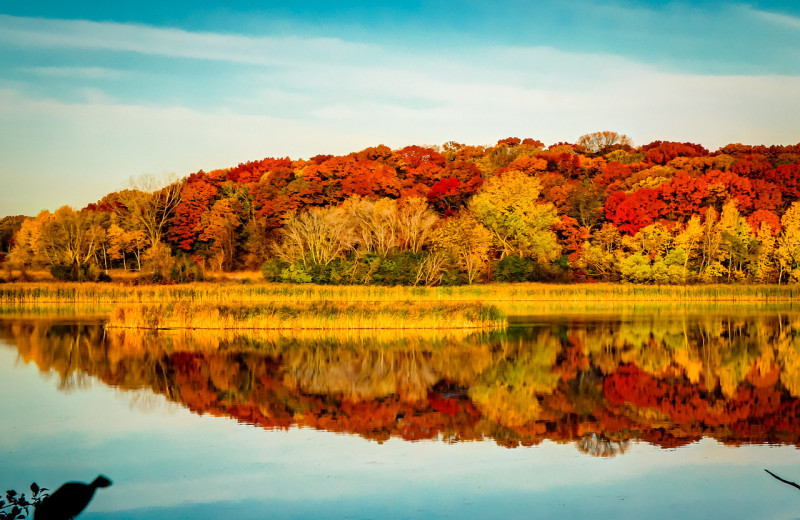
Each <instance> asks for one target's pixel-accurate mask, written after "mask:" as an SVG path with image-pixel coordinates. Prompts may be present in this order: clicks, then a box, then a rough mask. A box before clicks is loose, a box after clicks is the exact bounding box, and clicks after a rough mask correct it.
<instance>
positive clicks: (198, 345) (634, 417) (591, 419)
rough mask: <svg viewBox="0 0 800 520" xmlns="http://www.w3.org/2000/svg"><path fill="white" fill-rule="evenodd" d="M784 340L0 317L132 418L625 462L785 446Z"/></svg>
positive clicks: (790, 438)
mask: <svg viewBox="0 0 800 520" xmlns="http://www.w3.org/2000/svg"><path fill="white" fill-rule="evenodd" d="M797 331H800V320H798V319H797V317H792V318H791V319H789V318H787V316H778V315H767V316H758V315H755V316H747V317H730V316H714V315H709V316H705V317H686V316H666V317H660V318H658V319H656V318H654V317H652V316H643V317H637V316H630V317H625V318H624V319H621V318H620V319H615V320H610V319H602V320H601V319H574V320H572V321H562V322H553V321H551V322H544V323H542V324H540V325H537V326H535V327H529V328H525V329H510V330H508V331H507V332H503V333H493V334H479V335H467V334H463V333H462V334H451V335H445V336H442V335H430V334H426V333H399V332H398V331H391V333H386V334H378V335H376V336H373V335H364V334H363V333H348V332H337V333H336V335H335V336H331V335H329V334H319V333H316V334H314V333H311V334H309V333H303V334H297V335H291V336H287V335H286V333H285V332H283V333H265V332H254V333H253V334H241V333H231V334H227V335H226V334H222V335H218V334H216V333H209V332H205V333H201V334H187V333H181V334H174V333H173V334H164V333H152V332H150V333H146V334H139V333H136V332H135V331H112V332H109V333H107V334H106V333H104V331H103V329H102V328H101V327H99V326H97V325H90V324H87V323H80V322H79V321H78V320H74V321H73V322H72V323H63V322H54V321H47V320H38V321H25V320H16V321H14V320H3V321H0V337H4V338H7V339H9V340H10V341H13V342H14V343H16V345H17V348H18V351H19V353H20V356H21V357H22V359H24V360H25V361H26V362H29V361H33V362H35V363H36V364H37V366H39V368H40V369H41V370H42V371H44V372H45V373H52V374H56V375H57V377H58V378H59V387H60V388H62V389H64V390H69V389H70V388H75V387H78V386H80V385H86V384H88V383H87V382H88V381H89V380H90V378H91V377H96V378H99V379H100V380H102V381H103V382H104V383H106V384H108V385H111V386H114V387H116V388H120V389H123V390H140V392H137V393H136V394H135V397H134V398H133V399H132V402H135V403H136V406H138V407H140V408H141V407H144V409H149V408H150V407H153V406H156V403H159V399H157V398H155V397H153V396H155V395H162V396H165V397H166V398H167V399H168V400H170V401H173V402H176V403H180V404H182V405H185V406H187V407H189V408H190V409H192V410H193V411H195V412H198V413H212V414H215V415H228V416H232V417H235V418H237V419H238V420H240V421H243V422H247V423H251V424H258V425H261V426H264V427H269V428H276V427H281V428H282V427H288V426H290V425H305V426H311V427H315V428H322V429H328V430H334V431H346V432H352V433H358V434H360V435H364V436H365V437H368V438H372V439H378V440H381V439H386V438H389V437H391V436H400V437H403V438H406V439H421V438H437V437H438V438H442V439H445V440H448V441H455V440H466V439H480V438H492V439H494V440H495V441H496V442H498V443H499V444H502V445H504V446H518V445H533V444H536V443H538V442H540V441H541V440H542V439H544V438H549V439H553V440H555V441H558V442H562V441H563V442H567V441H575V442H577V444H578V447H579V449H581V450H582V451H585V452H586V453H590V454H593V455H598V456H612V455H615V454H618V453H624V452H625V450H626V449H627V445H628V444H627V442H628V441H629V440H630V439H644V440H647V441H648V442H653V443H656V444H659V445H662V446H674V445H680V444H683V443H686V442H691V441H692V440H694V439H697V438H700V437H702V436H703V435H706V436H714V437H716V438H718V439H720V440H722V441H725V442H743V441H746V442H766V441H769V442H789V443H793V444H796V443H797V442H798V436H799V435H800V420H799V419H797V417H798V416H800V405H798V401H797V399H795V398H793V397H792V396H794V397H797V393H798V386H800V385H796V383H795V382H796V381H797V380H798V373H800V367H799V366H798V365H800V350H798V342H796V341H795V337H796V336H800V334H798V333H797ZM787 390H788V394H787V392H786V391H787ZM157 406H159V407H161V404H160V403H159V404H158V405H157Z"/></svg>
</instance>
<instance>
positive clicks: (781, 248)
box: [775, 202, 800, 283]
mask: <svg viewBox="0 0 800 520" xmlns="http://www.w3.org/2000/svg"><path fill="white" fill-rule="evenodd" d="M781 228H782V230H781V234H780V235H779V236H778V240H777V249H776V251H775V253H776V256H777V257H778V266H779V269H780V272H779V275H778V283H780V282H781V278H783V274H784V273H788V275H789V279H790V280H792V281H798V280H800V269H798V267H800V202H793V203H792V205H791V206H790V207H789V209H787V210H786V213H784V214H783V217H781Z"/></svg>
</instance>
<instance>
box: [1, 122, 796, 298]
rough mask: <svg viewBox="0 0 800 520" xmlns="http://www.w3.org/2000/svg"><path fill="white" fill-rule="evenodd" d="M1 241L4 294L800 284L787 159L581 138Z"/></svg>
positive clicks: (337, 176) (608, 135)
mask: <svg viewBox="0 0 800 520" xmlns="http://www.w3.org/2000/svg"><path fill="white" fill-rule="evenodd" d="M0 241H1V242H0V246H2V254H3V257H4V265H5V273H6V274H5V276H6V279H9V280H12V279H13V280H26V279H27V276H28V274H27V273H29V272H31V271H33V270H44V271H49V273H51V275H52V276H53V277H54V278H56V279H59V280H76V281H84V280H98V281H108V280H110V279H111V277H109V272H111V275H112V277H113V275H114V273H116V272H122V271H123V270H124V271H131V270H135V271H137V272H138V274H137V276H138V277H139V278H138V280H139V281H144V282H165V283H166V282H168V283H173V282H187V281H195V280H200V279H202V278H203V277H204V276H206V275H207V274H209V273H228V272H232V271H239V270H243V271H244V270H246V271H256V270H260V271H261V273H262V274H263V276H264V278H265V279H266V280H268V281H274V282H290V283H318V284H367V285H457V284H473V283H483V282H493V281H497V282H515V281H552V282H582V281H611V282H616V281H622V282H631V283H639V284H686V283H697V282H701V283H732V282H752V283H778V284H783V283H790V282H797V281H800V144H798V145H794V146H748V145H741V144H730V145H727V146H724V147H722V148H720V149H718V150H716V151H713V152H712V151H709V150H707V149H705V148H703V147H702V146H700V145H697V144H692V143H679V142H662V141H655V142H652V143H649V144H646V145H643V146H639V147H634V146H632V142H631V140H630V139H629V138H628V137H627V136H625V135H623V134H618V133H615V132H596V133H593V134H587V135H585V136H583V137H581V138H580V139H579V140H578V141H577V143H575V144H570V143H557V144H553V145H551V146H545V145H544V144H543V143H542V142H540V141H537V140H534V139H519V138H507V139H502V140H500V141H498V142H497V144H495V145H494V146H472V145H465V144H460V143H456V142H448V143H445V144H444V145H442V146H407V147H405V148H401V149H397V150H392V149H390V148H388V147H386V146H383V145H381V146H376V147H372V148H367V149H365V150H361V151H359V152H353V153H351V154H349V155H344V156H330V155H318V156H315V157H311V158H310V159H308V160H300V159H298V160H292V159H290V158H267V159H263V160H259V161H252V162H247V163H242V164H239V165H238V166H236V167H233V168H227V169H221V170H213V171H209V172H206V171H202V170H201V171H198V172H196V173H193V174H191V175H189V176H188V177H186V178H181V179H178V178H170V179H159V178H156V177H152V176H141V177H139V178H135V179H132V180H131V182H130V185H129V186H128V187H127V189H124V190H122V191H119V192H115V193H111V194H108V195H107V196H105V197H103V198H102V199H101V200H99V201H98V202H97V203H94V204H89V205H88V206H87V207H86V208H83V209H81V210H76V209H73V208H70V207H68V206H64V207H62V208H59V209H57V210H55V211H54V212H52V213H51V212H48V211H43V212H42V213H40V214H39V215H37V216H35V217H33V218H26V217H21V216H10V217H6V218H4V219H3V220H2V221H0ZM109 270H111V271H109Z"/></svg>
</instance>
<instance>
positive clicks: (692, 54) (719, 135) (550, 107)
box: [0, 0, 800, 215]
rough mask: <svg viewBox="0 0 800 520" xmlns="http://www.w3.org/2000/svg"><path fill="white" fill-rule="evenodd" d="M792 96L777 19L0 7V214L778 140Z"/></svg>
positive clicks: (786, 33)
mask: <svg viewBox="0 0 800 520" xmlns="http://www.w3.org/2000/svg"><path fill="white" fill-rule="evenodd" d="M562 4H563V5H562ZM223 5H224V6H223ZM798 92H800V7H798V5H797V4H796V3H795V2H788V1H786V2H750V3H731V2H691V3H689V2H671V3H660V2H634V1H627V2H593V1H577V2H569V3H567V2H563V3H557V2H521V1H510V0H507V1H502V0H501V1H499V2H477V1H466V2H444V1H441V2H421V1H418V2H399V1H390V2H366V1H364V2H338V3H332V2H331V3H322V2H302V3H300V2H280V3H278V2H275V3H254V2H246V1H233V2H226V3H224V4H222V3H215V2H210V1H203V0H198V1H193V2H189V1H185V2H155V1H152V2H149V1H148V2H136V3H116V2H79V3H77V4H70V3H63V2H58V3H56V2H54V3H48V2H36V1H29V2H25V3H22V2H20V3H17V4H14V5H10V4H9V5H2V4H0V157H2V160H0V214H2V215H9V214H18V213H24V214H28V215H33V214H35V213H37V212H38V211H39V210H41V209H50V210H53V209H56V208H57V207H59V206H61V205H63V204H71V205H73V206H76V207H80V206H83V205H85V204H86V203H88V202H93V201H96V200H97V199H99V198H100V197H102V196H103V195H104V194H106V193H108V192H110V191H114V190H118V189H121V188H123V187H124V185H125V182H126V180H127V179H128V178H130V177H131V176H135V175H138V174H141V173H155V174H161V173H165V172H173V173H176V174H178V175H181V176H182V175H187V174H189V173H191V172H193V171H197V170H199V169H201V168H202V169H206V170H209V169H214V168H221V167H227V166H232V165H235V164H237V163H238V162H241V161H246V160H252V159H260V158H263V157H268V156H281V157H283V156H290V157H292V158H298V157H309V156H312V155H316V154H317V153H334V154H338V153H348V152H350V151H355V150H360V149H363V148H365V147H367V146H374V145H377V144H386V145H388V146H391V147H402V146H405V145H407V144H442V143H444V142H446V141H450V140H456V141H460V142H466V143H469V144H493V143H494V142H496V141H497V139H500V138H504V137H509V136H516V137H533V138H537V139H540V140H542V141H543V142H545V143H548V144H549V143H552V142H557V141H574V140H576V139H577V138H578V137H579V136H580V135H582V134H584V133H587V132H592V131H597V130H606V129H609V130H616V131H619V132H623V133H626V134H628V135H629V136H631V137H632V138H633V140H634V143H635V144H646V143H648V142H650V141H652V140H655V139H665V140H679V141H692V142H698V143H701V144H703V145H704V146H706V147H708V148H710V149H715V148H717V147H719V146H722V145H724V144H727V143H729V142H743V143H750V144H761V143H763V144H795V143H797V142H798V141H800V132H798V128H800V124H798V120H797V119H798V118H797V115H798V114H800V96H798V95H797V93H798Z"/></svg>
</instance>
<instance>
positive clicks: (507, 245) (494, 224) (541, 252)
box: [469, 170, 561, 262]
mask: <svg viewBox="0 0 800 520" xmlns="http://www.w3.org/2000/svg"><path fill="white" fill-rule="evenodd" d="M540 193H541V184H540V183H539V181H538V180H537V179H535V178H533V177H529V176H527V175H525V174H524V173H522V172H520V171H516V170H512V171H508V172H506V173H504V174H503V175H502V176H498V177H492V178H491V179H489V181H487V183H486V184H485V185H484V186H483V188H482V189H481V190H480V191H479V192H478V193H477V194H476V195H475V196H474V197H473V198H472V201H471V202H470V205H469V209H470V211H471V212H472V214H473V215H474V216H475V219H476V220H477V221H478V222H480V223H481V224H483V226H484V227H485V228H486V229H488V230H490V231H491V232H492V234H493V235H494V239H495V241H496V245H497V247H498V248H499V249H500V250H501V251H502V253H501V257H505V256H507V255H510V254H517V255H519V256H524V257H530V258H533V259H535V260H536V261H538V262H551V261H553V260H555V259H556V258H558V257H559V256H561V247H560V246H559V245H558V242H557V240H556V234H555V233H554V232H553V230H552V226H553V224H554V223H556V222H557V220H558V217H557V216H556V210H555V208H554V207H553V205H552V204H550V203H541V202H538V199H539V195H540Z"/></svg>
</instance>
